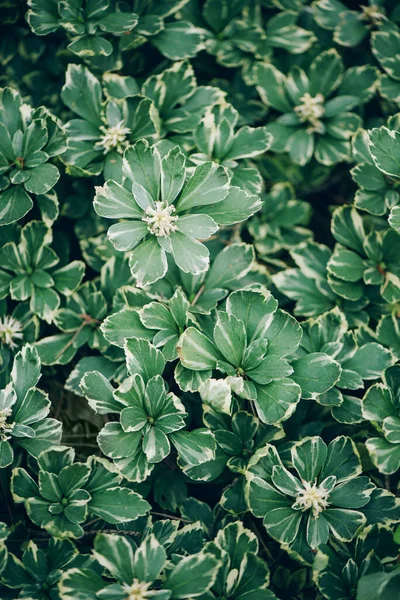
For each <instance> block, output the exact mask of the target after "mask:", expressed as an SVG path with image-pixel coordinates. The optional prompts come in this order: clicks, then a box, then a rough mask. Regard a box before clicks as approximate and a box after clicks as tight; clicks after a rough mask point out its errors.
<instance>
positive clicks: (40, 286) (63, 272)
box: [0, 221, 85, 323]
mask: <svg viewBox="0 0 400 600" xmlns="http://www.w3.org/2000/svg"><path fill="white" fill-rule="evenodd" d="M51 242H52V231H51V229H48V228H47V227H46V225H45V224H44V223H43V222H42V221H30V222H29V223H27V224H26V225H25V226H24V227H23V228H22V229H21V236H20V242H19V244H18V245H17V244H16V243H15V242H7V243H6V244H5V245H4V246H2V247H1V248H0V263H1V267H0V297H2V298H6V297H7V296H8V295H10V296H11V299H12V300H18V301H19V302H23V301H24V300H28V299H30V310H31V311H32V313H33V314H35V315H37V316H38V317H39V318H40V319H44V320H45V321H47V322H48V323H50V322H51V320H52V319H53V316H54V312H55V311H56V310H57V308H58V307H59V305H60V296H59V294H60V293H61V294H63V295H64V296H69V295H71V294H72V293H73V292H74V290H75V289H76V288H77V287H78V285H79V284H80V282H81V280H82V277H83V275H84V271H85V264H84V263H83V262H82V261H80V260H75V261H72V262H70V263H69V264H66V265H64V266H62V267H60V268H56V267H57V265H58V263H59V262H60V259H59V257H58V256H57V254H56V253H55V252H54V250H53V249H52V248H51V247H50V244H51Z"/></svg>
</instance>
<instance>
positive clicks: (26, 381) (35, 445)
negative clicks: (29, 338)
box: [0, 344, 61, 468]
mask: <svg viewBox="0 0 400 600" xmlns="http://www.w3.org/2000/svg"><path fill="white" fill-rule="evenodd" d="M40 366H41V365H40V360H39V356H38V353H37V350H36V348H34V347H33V346H31V345H29V344H26V345H25V346H24V347H23V348H22V350H20V352H18V354H16V356H15V358H14V363H13V366H12V370H11V381H10V383H8V384H7V385H6V386H5V388H4V389H2V390H1V391H0V468H4V467H8V466H9V465H11V464H13V462H14V460H15V458H16V457H17V456H18V455H19V454H20V453H21V450H26V452H28V454H30V455H31V456H34V457H37V456H38V455H39V454H40V453H41V452H42V451H43V450H46V449H48V448H50V446H53V445H57V444H59V443H60V440H61V423H60V421H57V420H56V419H53V418H49V417H48V414H49V412H50V406H51V401H50V399H49V397H48V395H47V394H46V393H45V392H43V391H42V390H41V389H39V388H38V387H36V386H37V384H38V382H39V379H40V376H41V373H40Z"/></svg>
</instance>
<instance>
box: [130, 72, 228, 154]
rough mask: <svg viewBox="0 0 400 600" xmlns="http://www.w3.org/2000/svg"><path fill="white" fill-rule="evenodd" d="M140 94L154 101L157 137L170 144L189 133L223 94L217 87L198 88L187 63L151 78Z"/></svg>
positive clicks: (201, 86) (200, 86)
mask: <svg viewBox="0 0 400 600" xmlns="http://www.w3.org/2000/svg"><path fill="white" fill-rule="evenodd" d="M141 93H142V95H143V96H145V97H146V98H149V99H150V100H152V101H153V104H154V106H155V107H156V109H157V114H158V119H159V127H160V135H161V136H162V137H163V138H165V137H166V138H167V140H170V141H171V143H173V141H172V140H174V136H176V135H178V136H179V134H189V133H190V134H191V133H192V132H193V130H194V129H195V128H196V126H197V125H198V123H199V122H200V120H201V119H202V117H203V116H204V114H205V112H206V110H207V109H208V108H209V107H210V106H212V105H213V104H215V103H216V102H220V101H221V100H222V99H223V98H224V97H225V95H226V93H225V92H224V91H222V90H221V89H220V88H218V87H214V86H211V85H198V84H197V80H196V76H195V72H194V69H193V67H192V65H191V64H190V63H189V62H187V61H179V62H175V63H174V64H173V65H172V67H170V68H169V69H164V70H163V71H161V73H158V74H156V75H150V77H148V78H147V79H146V80H145V81H144V83H143V85H142V89H141ZM178 140H179V142H182V140H181V139H180V138H178Z"/></svg>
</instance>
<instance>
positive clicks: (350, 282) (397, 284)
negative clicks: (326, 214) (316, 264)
mask: <svg viewBox="0 0 400 600" xmlns="http://www.w3.org/2000/svg"><path fill="white" fill-rule="evenodd" d="M331 228H332V233H333V236H334V237H335V239H336V241H337V242H338V243H337V244H336V246H335V248H334V251H333V254H332V256H331V258H330V259H329V262H328V264H327V270H328V273H329V275H328V283H329V285H330V286H331V288H332V289H333V290H334V291H335V292H336V293H337V294H338V295H339V296H341V297H343V298H345V299H346V300H354V301H357V300H361V299H362V298H364V297H365V296H367V297H368V286H374V287H375V286H376V287H377V288H378V289H379V295H380V297H381V298H382V300H383V302H387V303H389V304H392V303H393V304H395V303H397V302H399V300H400V263H399V261H398V256H399V251H400V236H399V235H398V234H397V233H396V232H395V231H393V229H391V228H390V227H388V228H386V229H383V230H379V229H378V230H375V229H371V231H366V230H365V227H364V222H363V219H362V217H361V216H360V215H359V213H358V212H357V210H356V209H354V208H351V207H349V206H343V207H340V208H337V209H336V210H335V212H334V214H333V217H332V225H331Z"/></svg>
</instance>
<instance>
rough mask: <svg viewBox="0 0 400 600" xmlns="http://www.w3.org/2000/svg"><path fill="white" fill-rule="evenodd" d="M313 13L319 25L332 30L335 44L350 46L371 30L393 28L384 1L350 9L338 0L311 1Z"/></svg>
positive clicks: (358, 41) (360, 40)
mask: <svg viewBox="0 0 400 600" xmlns="http://www.w3.org/2000/svg"><path fill="white" fill-rule="evenodd" d="M313 15H314V19H315V20H316V21H317V23H318V25H319V26H320V27H322V28H323V29H327V30H329V31H333V39H334V41H335V42H336V44H339V45H340V46H345V47H350V48H352V47H355V46H358V45H359V44H361V43H362V42H363V41H364V39H365V38H366V37H367V36H368V35H369V34H370V33H371V31H374V30H378V31H386V30H388V31H390V30H391V29H394V24H393V22H392V21H390V20H389V19H388V18H387V13H386V10H385V6H384V3H378V2H377V3H376V4H375V3H372V2H370V3H368V4H365V5H361V6H359V7H358V6H357V10H351V8H349V7H348V6H346V5H345V4H343V2H339V0H318V1H317V2H314V3H313Z"/></svg>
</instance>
